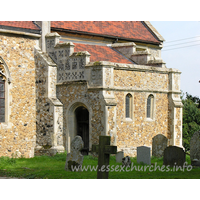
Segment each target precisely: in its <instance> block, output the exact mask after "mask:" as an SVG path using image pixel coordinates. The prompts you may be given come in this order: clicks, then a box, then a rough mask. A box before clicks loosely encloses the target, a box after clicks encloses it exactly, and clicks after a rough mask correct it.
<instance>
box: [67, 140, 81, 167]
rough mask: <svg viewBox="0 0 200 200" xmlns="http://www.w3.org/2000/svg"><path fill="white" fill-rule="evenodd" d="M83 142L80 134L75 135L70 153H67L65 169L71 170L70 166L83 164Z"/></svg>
mask: <svg viewBox="0 0 200 200" xmlns="http://www.w3.org/2000/svg"><path fill="white" fill-rule="evenodd" d="M83 146H84V143H83V140H82V138H81V136H76V137H75V138H74V139H73V140H72V142H71V147H70V153H68V154H67V159H66V164H65V170H66V171H68V170H70V171H72V167H74V168H75V167H80V166H82V164H83V155H82V154H81V149H82V148H83Z"/></svg>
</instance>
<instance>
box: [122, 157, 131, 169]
mask: <svg viewBox="0 0 200 200" xmlns="http://www.w3.org/2000/svg"><path fill="white" fill-rule="evenodd" d="M122 166H125V167H130V166H131V159H130V157H129V156H126V157H125V158H122Z"/></svg>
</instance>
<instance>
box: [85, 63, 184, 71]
mask: <svg viewBox="0 0 200 200" xmlns="http://www.w3.org/2000/svg"><path fill="white" fill-rule="evenodd" d="M94 66H98V67H102V66H104V67H114V69H115V70H127V71H144V72H146V71H151V72H158V73H167V74H168V73H178V74H181V71H179V70H178V69H173V68H162V67H152V66H146V65H135V64H123V63H113V62H109V61H98V62H90V63H89V64H87V65H85V68H90V67H94Z"/></svg>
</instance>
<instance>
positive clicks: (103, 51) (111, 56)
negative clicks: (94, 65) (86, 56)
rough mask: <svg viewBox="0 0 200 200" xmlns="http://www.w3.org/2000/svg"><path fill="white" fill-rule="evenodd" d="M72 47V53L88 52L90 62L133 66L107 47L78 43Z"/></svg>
mask: <svg viewBox="0 0 200 200" xmlns="http://www.w3.org/2000/svg"><path fill="white" fill-rule="evenodd" d="M74 45H75V47H74V52H79V51H88V52H89V53H90V54H91V56H90V62H96V61H109V62H114V63H126V64H133V62H131V61H129V60H128V59H127V58H125V57H124V56H122V55H121V54H119V53H117V52H116V51H115V50H113V49H111V48H110V47H107V46H99V45H89V44H80V43H74Z"/></svg>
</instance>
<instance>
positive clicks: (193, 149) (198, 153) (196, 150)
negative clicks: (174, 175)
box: [190, 131, 200, 160]
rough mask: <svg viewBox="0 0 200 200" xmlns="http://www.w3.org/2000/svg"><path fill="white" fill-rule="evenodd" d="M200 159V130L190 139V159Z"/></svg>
mask: <svg viewBox="0 0 200 200" xmlns="http://www.w3.org/2000/svg"><path fill="white" fill-rule="evenodd" d="M194 159H198V160H200V131H197V132H195V133H194V134H193V136H192V138H191V140H190V160H194Z"/></svg>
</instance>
